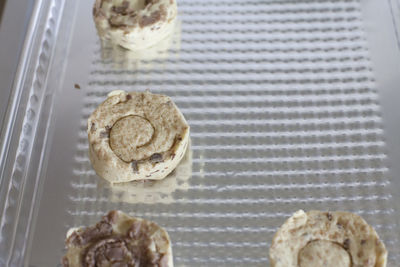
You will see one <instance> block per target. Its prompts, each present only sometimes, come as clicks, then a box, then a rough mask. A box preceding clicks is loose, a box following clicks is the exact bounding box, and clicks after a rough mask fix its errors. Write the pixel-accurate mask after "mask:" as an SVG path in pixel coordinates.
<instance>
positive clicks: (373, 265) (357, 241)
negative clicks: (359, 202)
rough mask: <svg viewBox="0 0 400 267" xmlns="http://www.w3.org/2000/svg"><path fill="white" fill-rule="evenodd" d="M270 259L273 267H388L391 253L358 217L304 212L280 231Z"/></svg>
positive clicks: (347, 213) (288, 221)
mask: <svg viewBox="0 0 400 267" xmlns="http://www.w3.org/2000/svg"><path fill="white" fill-rule="evenodd" d="M269 256H270V262H271V266H272V267H337V266H341V267H361V266H362V267H384V266H386V259H387V250H386V248H385V245H384V244H383V243H382V241H380V239H379V236H378V234H377V233H376V232H375V230H374V229H373V228H372V227H371V226H370V225H368V224H367V222H366V221H365V220H364V219H362V218H361V217H360V216H358V215H355V214H352V213H349V212H321V211H310V212H307V213H305V212H304V211H302V210H300V211H298V212H296V213H295V214H294V215H293V216H292V217H290V218H289V219H288V220H287V221H286V222H285V223H284V224H283V225H282V226H281V228H280V229H279V230H278V232H277V233H276V235H275V237H274V239H273V241H272V244H271V248H270V251H269Z"/></svg>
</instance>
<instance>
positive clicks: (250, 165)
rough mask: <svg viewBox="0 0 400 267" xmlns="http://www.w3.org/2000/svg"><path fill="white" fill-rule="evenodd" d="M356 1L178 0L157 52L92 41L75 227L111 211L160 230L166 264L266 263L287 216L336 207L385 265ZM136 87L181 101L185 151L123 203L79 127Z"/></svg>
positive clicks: (368, 74)
mask: <svg viewBox="0 0 400 267" xmlns="http://www.w3.org/2000/svg"><path fill="white" fill-rule="evenodd" d="M360 6H361V3H360V1H352V0H342V1H311V0H310V1H308V0H307V1H264V0H253V1H250V0H221V1H211V0H201V1H192V0H180V1H179V11H180V20H181V24H180V27H177V31H176V32H175V35H174V36H173V38H172V40H171V41H170V43H169V44H168V45H169V46H170V50H169V53H168V54H163V56H159V57H158V58H155V59H146V60H139V59H134V58H130V57H129V56H128V55H127V54H123V55H122V56H121V55H119V56H118V53H127V52H121V51H119V52H118V51H113V50H114V49H113V48H110V47H107V46H103V47H101V45H100V43H96V44H92V45H93V56H92V62H93V64H92V66H91V71H90V74H89V77H88V83H87V84H86V85H85V86H86V90H87V94H86V96H85V99H84V107H83V114H82V118H81V134H80V135H81V136H80V141H79V144H78V146H77V152H76V164H75V169H74V174H75V175H74V178H73V179H72V183H71V186H72V187H73V188H74V189H75V190H74V194H73V195H71V196H70V201H71V202H74V203H75V204H74V205H72V206H73V207H75V208H74V209H71V210H69V213H70V214H71V216H73V218H74V225H82V224H90V223H93V222H95V221H97V220H98V219H99V217H100V216H102V215H103V214H104V213H105V212H107V211H108V210H111V209H121V210H123V211H126V212H129V213H130V214H131V215H134V216H140V217H144V218H147V219H151V220H154V221H156V222H157V223H159V224H160V225H162V226H165V227H166V229H167V230H168V232H169V234H170V236H171V239H172V242H173V251H174V261H175V264H176V266H186V265H187V266H223V265H226V266H232V265H233V266H249V265H250V266H265V265H266V264H267V263H268V249H269V245H270V242H271V240H272V237H273V234H274V233H275V231H276V230H277V228H278V227H279V226H280V225H281V224H282V223H283V222H284V221H285V220H286V218H287V217H289V216H290V215H291V214H292V213H293V212H295V211H297V210H299V209H304V210H312V209H317V210H346V211H350V212H355V213H357V214H359V215H361V216H363V217H364V218H365V219H366V220H367V221H368V222H369V223H370V224H371V225H373V226H374V227H375V229H376V230H377V231H378V233H379V234H380V236H381V237H382V239H384V241H385V244H386V246H387V247H388V249H389V251H390V255H389V264H392V266H394V265H395V262H398V261H400V254H399V252H398V248H399V247H400V243H399V240H398V236H396V235H393V232H394V231H396V228H395V227H396V226H395V225H394V220H393V217H394V215H393V213H394V210H393V208H392V205H391V201H392V200H391V195H390V193H389V189H388V188H389V187H390V180H389V179H388V178H387V167H386V154H385V143H384V138H383V130H382V123H381V116H380V107H379V102H378V95H377V91H376V84H375V81H374V76H373V71H372V69H371V62H370V60H369V52H368V49H367V44H366V39H365V33H364V31H363V21H362V17H361V8H360ZM115 54H117V55H116V57H113V58H110V55H112V56H115ZM147 88H149V89H150V90H151V91H152V92H154V93H162V94H167V95H169V96H171V97H172V98H173V100H174V101H175V103H176V104H177V105H178V106H179V107H180V109H181V110H182V112H183V113H184V115H185V117H186V118H187V120H188V122H189V124H190V125H191V148H192V151H191V155H190V159H188V162H186V164H187V165H188V168H187V169H186V171H185V170H184V171H183V172H184V174H185V175H183V176H180V175H177V177H176V178H174V179H170V181H168V190H163V189H165V187H161V189H160V188H157V189H155V190H153V191H152V190H148V191H146V193H145V196H136V197H134V198H133V199H127V198H124V197H122V194H123V193H121V192H117V193H116V192H113V190H112V189H110V188H107V187H103V186H102V185H101V180H100V179H99V178H98V177H97V176H96V175H95V173H94V171H93V170H92V168H91V165H90V162H89V159H88V157H87V136H86V120H87V117H88V116H89V114H90V113H91V112H92V111H93V110H94V108H95V107H96V106H97V105H98V104H99V103H101V102H102V101H103V100H104V99H105V97H106V95H107V93H108V92H109V91H111V90H116V89H123V90H127V91H133V90H137V91H143V90H145V89H147ZM188 170H189V171H188ZM188 172H189V175H187V174H188ZM141 186H143V185H141ZM70 226H72V225H70Z"/></svg>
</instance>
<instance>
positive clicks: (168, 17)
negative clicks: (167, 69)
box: [93, 0, 178, 50]
mask: <svg viewBox="0 0 400 267" xmlns="http://www.w3.org/2000/svg"><path fill="white" fill-rule="evenodd" d="M177 13H178V12H177V3H176V0H96V2H95V4H94V7H93V18H94V22H95V24H96V28H97V32H98V34H99V36H100V39H102V40H109V41H112V42H113V43H115V44H118V45H120V46H122V47H124V48H127V49H130V50H141V49H145V48H148V47H151V46H153V45H155V44H157V43H158V42H160V41H161V40H162V39H164V38H166V37H167V36H168V35H170V34H171V33H172V31H173V29H174V24H175V21H176V17H177Z"/></svg>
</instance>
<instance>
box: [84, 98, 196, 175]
mask: <svg viewBox="0 0 400 267" xmlns="http://www.w3.org/2000/svg"><path fill="white" fill-rule="evenodd" d="M88 139H89V158H90V160H91V162H92V165H93V168H94V170H95V171H96V173H97V174H98V175H99V176H101V177H103V178H104V179H106V180H108V181H109V182H111V183H121V182H129V181H135V180H143V179H148V180H160V179H163V178H164V177H166V176H167V175H168V174H169V173H170V172H172V171H173V170H174V169H175V167H176V166H177V165H178V163H179V162H180V161H181V159H182V158H183V156H184V154H185V152H186V148H187V145H188V140H189V126H188V124H187V122H186V120H185V118H184V117H183V115H182V113H181V112H180V111H179V110H178V108H177V106H176V105H175V104H174V103H173V102H172V101H171V99H170V98H169V97H167V96H164V95H157V94H152V93H149V92H143V93H138V92H132V93H126V92H124V91H114V92H111V93H110V94H109V96H108V98H107V99H106V100H105V101H104V102H103V103H102V104H100V106H98V107H97V109H96V110H95V111H94V112H93V113H92V115H91V116H90V117H89V119H88Z"/></svg>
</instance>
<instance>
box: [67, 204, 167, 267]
mask: <svg viewBox="0 0 400 267" xmlns="http://www.w3.org/2000/svg"><path fill="white" fill-rule="evenodd" d="M66 248H67V253H66V255H65V256H64V257H63V259H62V265H63V266H64V267H95V266H99V267H109V266H132V267H173V259H172V248H171V241H170V239H169V236H168V233H167V232H166V231H165V230H164V229H163V228H161V227H160V226H158V225H157V224H156V223H154V222H150V221H147V220H143V219H140V218H134V217H130V216H128V215H127V214H125V213H123V212H121V211H111V212H109V213H108V214H107V215H106V216H104V217H103V219H102V220H101V221H100V222H98V223H97V224H96V225H95V226H91V227H83V228H73V229H71V230H70V231H68V233H67V239H66Z"/></svg>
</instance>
